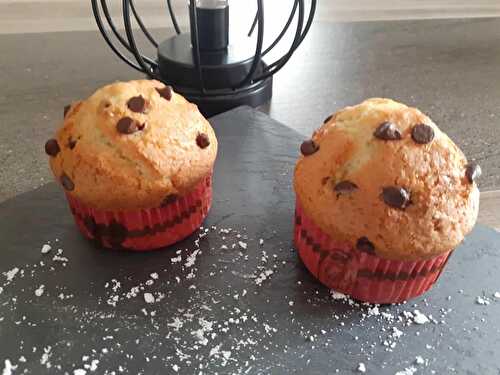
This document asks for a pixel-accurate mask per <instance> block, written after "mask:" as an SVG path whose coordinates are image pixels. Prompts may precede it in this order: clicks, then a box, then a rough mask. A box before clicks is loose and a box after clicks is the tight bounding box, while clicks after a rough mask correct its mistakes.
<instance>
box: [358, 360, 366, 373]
mask: <svg viewBox="0 0 500 375" xmlns="http://www.w3.org/2000/svg"><path fill="white" fill-rule="evenodd" d="M357 370H358V372H362V373H365V372H366V366H365V364H364V363H363V362H361V363H359V364H358V367H357Z"/></svg>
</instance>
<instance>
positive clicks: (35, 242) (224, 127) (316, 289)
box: [0, 108, 500, 375]
mask: <svg viewBox="0 0 500 375" xmlns="http://www.w3.org/2000/svg"><path fill="white" fill-rule="evenodd" d="M211 122H212V123H213V125H214V127H215V129H216V131H217V135H218V138H219V141H220V153H219V158H218V161H217V167H216V173H215V184H214V191H215V194H214V204H213V208H212V211H211V212H210V215H209V218H208V219H207V221H206V223H205V227H207V228H210V227H211V226H213V225H215V226H217V230H213V229H210V230H209V231H208V233H207V234H206V235H205V236H204V237H202V238H201V239H200V240H199V246H200V249H201V252H200V253H198V254H197V256H196V261H195V263H194V265H193V266H192V267H187V266H186V265H185V264H186V261H187V256H188V255H189V254H192V253H193V251H195V249H196V248H197V246H196V244H195V242H194V241H195V240H196V239H197V238H198V234H196V235H193V236H192V237H191V238H189V239H187V240H186V241H184V242H183V243H180V244H178V245H175V246H173V247H172V248H170V249H166V250H164V251H157V252H152V253H148V254H133V253H123V252H111V251H102V250H100V249H97V248H95V247H93V245H91V244H90V243H89V242H87V241H86V240H85V239H84V238H82V237H81V235H80V234H79V232H78V231H77V230H76V227H75V226H74V224H73V221H72V217H71V214H70V212H69V210H68V209H67V206H66V202H65V200H64V198H63V194H62V193H61V191H60V190H59V188H58V187H57V186H56V185H55V184H48V185H46V186H44V187H42V188H40V189H38V190H35V191H32V192H30V193H26V194H23V195H20V196H18V197H16V198H14V199H12V200H9V201H7V202H4V203H3V204H1V205H0V239H1V249H0V272H6V271H8V270H11V269H13V268H14V267H18V268H19V269H22V270H23V274H21V272H19V273H18V274H17V275H16V276H15V277H14V278H13V280H12V281H11V282H7V281H6V280H7V279H6V275H5V274H4V275H2V274H0V286H1V287H2V288H3V292H2V293H1V294H0V338H1V339H0V361H1V362H0V370H2V369H3V367H2V366H3V363H4V360H5V359H9V360H10V361H11V362H12V364H14V365H18V368H17V370H16V371H15V372H14V373H15V374H18V373H23V371H24V372H26V373H32V374H45V373H46V374H59V373H61V374H63V373H68V374H73V371H74V370H75V369H83V368H84V363H87V364H88V363H90V362H91V360H96V359H97V360H99V363H98V364H97V370H96V371H95V373H99V374H103V373H107V374H111V373H113V371H114V372H115V373H117V374H119V373H130V374H138V373H141V374H167V373H175V372H176V370H177V371H178V373H182V374H192V373H198V372H200V373H203V374H213V373H221V374H222V373H245V374H258V373H265V374H268V373H272V374H283V373H299V374H331V373H335V371H336V370H337V369H338V373H356V372H357V367H358V365H359V363H364V364H365V366H366V373H367V374H395V373H396V372H397V371H402V370H404V369H405V368H410V367H411V366H414V367H415V368H416V369H417V372H416V373H417V374H432V373H435V374H444V373H458V374H482V375H488V374H498V373H499V371H500V365H498V357H499V356H500V342H499V341H500V335H499V328H500V303H499V302H497V300H498V299H496V298H495V297H493V293H494V292H496V291H500V285H499V283H498V281H499V276H498V269H499V265H500V258H499V256H498V248H499V246H500V234H498V233H497V232H495V231H493V230H491V229H488V228H485V227H481V226H477V227H476V229H475V230H474V232H473V233H472V235H471V236H470V237H469V238H468V239H467V240H466V242H465V243H464V244H463V245H462V246H461V247H460V248H459V249H458V251H456V253H455V254H454V256H453V257H452V259H451V260H450V262H449V264H448V266H447V269H446V270H445V272H444V274H443V275H442V277H441V279H440V282H439V284H438V287H436V288H434V289H432V290H431V291H430V292H429V293H428V294H427V295H426V296H425V299H424V298H418V299H416V300H414V301H411V302H409V303H407V304H405V305H399V306H381V307H379V311H380V312H384V314H392V316H393V317H394V319H392V318H391V317H390V315H375V314H376V312H375V310H371V315H370V314H369V315H368V316H367V315H366V314H367V312H368V309H370V308H371V307H370V306H359V305H353V304H352V302H351V303H349V301H345V300H335V299H333V298H331V296H330V294H329V291H328V290H326V288H324V287H322V286H321V285H319V284H318V283H317V282H316V281H315V280H314V279H313V278H312V277H311V276H310V275H309V274H308V272H307V270H306V269H305V268H304V267H303V266H302V264H301V263H300V261H299V259H298V258H297V255H296V253H295V252H294V251H293V249H292V240H291V239H292V222H293V219H292V216H293V210H294V196H293V191H292V188H291V178H292V174H293V166H294V162H295V158H296V157H297V153H298V151H297V150H298V145H299V144H300V141H301V138H302V137H301V136H299V135H298V134H296V133H294V132H292V131H291V130H290V129H288V128H287V127H285V126H283V125H281V124H279V123H277V122H275V121H273V120H272V119H270V118H268V117H266V116H265V115H263V114H261V113H259V112H255V111H253V110H251V109H248V108H239V109H236V110H234V111H231V112H228V113H225V114H222V115H220V116H217V117H215V118H213V119H212V120H211ZM229 227H230V228H233V231H232V232H231V233H229V234H224V233H220V228H229ZM237 233H239V234H240V236H241V237H240V238H237ZM223 236H224V237H225V239H223V238H222V237H223ZM56 238H57V239H58V242H55V239H56ZM260 238H263V239H264V244H263V245H262V246H261V245H259V239H260ZM47 241H51V244H52V247H53V249H52V251H51V252H50V253H49V254H47V255H42V254H41V252H40V249H41V246H42V244H44V243H46V242H47ZM238 241H242V242H245V243H247V249H246V250H243V249H241V248H240V246H239V245H237V246H236V248H234V249H232V248H231V244H233V243H235V244H237V243H238ZM222 245H227V246H228V247H229V248H228V249H221V246H222ZM58 247H61V248H62V249H63V254H62V255H61V256H63V257H67V258H68V261H67V264H66V265H65V266H64V265H63V263H65V262H61V261H54V260H53V257H54V255H56V253H57V248H58ZM177 250H182V252H181V261H180V262H174V263H173V262H172V261H171V259H172V258H174V259H175V258H176V257H177V254H176V251H177ZM263 251H265V254H264V253H263ZM266 255H267V257H266ZM40 262H43V265H41V264H40ZM265 270H272V271H273V274H271V275H269V277H268V278H267V279H266V280H263V281H262V285H261V286H258V285H257V284H256V279H255V278H254V277H255V276H258V275H259V274H260V273H261V272H263V271H265ZM154 272H156V273H158V276H159V277H158V279H157V280H153V284H152V285H147V283H146V281H147V280H148V279H151V278H150V276H149V275H150V274H151V273H154ZM190 274H192V275H194V276H192V275H190ZM252 275H253V276H252ZM176 278H178V279H176ZM112 279H114V280H116V281H118V282H120V284H121V287H120V288H117V290H116V291H113V290H112V286H113V285H116V282H115V281H112ZM151 280H152V279H151ZM107 283H108V287H107V288H106V287H105V285H106V284H107ZM149 283H151V282H149ZM41 284H43V285H45V289H44V290H45V291H44V294H43V295H42V296H40V297H36V296H35V294H34V291H35V289H37V288H38V287H39V286H40V285H41ZM134 286H140V288H141V287H142V288H143V289H142V290H139V292H138V293H136V294H137V296H135V297H134V296H130V290H131V288H132V287H134ZM145 292H151V293H154V294H155V296H156V297H159V298H162V296H164V298H163V299H162V300H161V301H158V302H156V303H154V304H146V303H145V301H144V297H143V294H144V293H145ZM60 293H63V295H65V296H67V295H70V297H69V298H63V299H61V298H60V297H59V294H60ZM127 293H129V297H131V298H127V296H126V294H127ZM159 293H161V294H159ZM132 294H133V293H132ZM114 295H118V301H116V306H112V305H110V304H108V300H109V299H110V298H111V299H112V297H113V296H114ZM478 296H485V298H486V299H487V301H488V302H490V303H489V305H481V304H478V303H477V297H478ZM498 301H500V300H498ZM110 302H111V303H114V301H112V300H111V301H110ZM142 309H146V310H145V312H146V313H147V316H146V315H145V312H144V310H142ZM415 309H419V310H420V311H421V312H422V313H424V314H426V315H427V316H429V315H432V317H433V318H434V319H435V323H434V322H430V323H427V324H424V325H416V324H408V322H409V321H412V319H411V318H406V317H404V315H403V312H404V311H410V312H411V311H413V310H415ZM152 311H154V316H152V315H151V312H152ZM176 317H177V318H179V319H180V321H181V322H182V327H177V328H175V327H174V326H173V325H172V323H174V321H175V320H174V319H175V318H176ZM245 317H246V319H245ZM200 319H201V320H200ZM206 322H212V327H211V328H212V330H211V331H210V329H209V328H210V327H209V326H210V324H209V323H206ZM169 324H170V325H169ZM200 324H201V325H200ZM174 325H175V324H174ZM202 326H204V327H205V330H206V332H205V333H204V334H203V337H206V338H207V342H206V345H203V343H200V338H201V337H200V336H198V337H197V336H196V335H197V334H196V331H197V330H199V329H200V328H201V327H202ZM394 328H397V329H398V330H400V331H401V332H402V336H401V337H399V338H397V337H396V336H398V331H394ZM394 332H396V334H394ZM212 334H215V335H214V336H213V337H212V336H211V335H212ZM111 336H112V338H111ZM384 341H386V345H384ZM393 342H394V343H395V347H394V348H391V344H392V343H393ZM49 347H50V348H49ZM34 348H36V349H34ZM44 350H45V351H44ZM217 351H218V353H216V352H217ZM229 351H230V352H231V353H230V355H229V354H228V352H229ZM45 352H46V353H47V354H46V355H45V357H47V358H44V353H45ZM210 354H212V355H210ZM224 355H226V356H227V358H224ZM20 356H24V357H25V359H26V362H20V361H19V358H20ZM83 356H89V359H88V360H87V361H86V362H85V361H84V360H83V359H82V357H83ZM416 356H422V357H423V359H424V362H425V363H424V364H415V363H414V361H415V357H416ZM49 364H50V367H49ZM120 366H121V367H120ZM177 366H178V367H177ZM120 370H122V372H120ZM88 371H89V372H88V373H89V374H90V373H91V372H90V370H88ZM433 371H435V372H433ZM409 373H411V372H409Z"/></svg>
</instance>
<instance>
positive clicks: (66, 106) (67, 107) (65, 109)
mask: <svg viewBox="0 0 500 375" xmlns="http://www.w3.org/2000/svg"><path fill="white" fill-rule="evenodd" d="M70 109H71V104H68V105H65V106H64V117H65V118H66V115H67V114H68V112H69V110H70Z"/></svg>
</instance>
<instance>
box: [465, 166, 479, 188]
mask: <svg viewBox="0 0 500 375" xmlns="http://www.w3.org/2000/svg"><path fill="white" fill-rule="evenodd" d="M482 173H483V171H482V170H481V167H480V166H479V164H476V163H470V164H467V166H466V168H465V177H467V180H469V182H470V183H471V184H472V183H473V182H474V180H476V178H479V177H481V174H482Z"/></svg>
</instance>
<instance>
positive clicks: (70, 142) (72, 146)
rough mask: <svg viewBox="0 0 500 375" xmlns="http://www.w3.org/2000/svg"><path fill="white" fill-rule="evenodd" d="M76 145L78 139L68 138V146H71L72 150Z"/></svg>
mask: <svg viewBox="0 0 500 375" xmlns="http://www.w3.org/2000/svg"><path fill="white" fill-rule="evenodd" d="M75 146H76V140H74V139H73V138H71V137H69V139H68V147H69V148H70V150H73V149H74V148H75Z"/></svg>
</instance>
